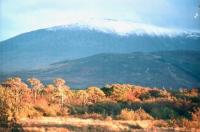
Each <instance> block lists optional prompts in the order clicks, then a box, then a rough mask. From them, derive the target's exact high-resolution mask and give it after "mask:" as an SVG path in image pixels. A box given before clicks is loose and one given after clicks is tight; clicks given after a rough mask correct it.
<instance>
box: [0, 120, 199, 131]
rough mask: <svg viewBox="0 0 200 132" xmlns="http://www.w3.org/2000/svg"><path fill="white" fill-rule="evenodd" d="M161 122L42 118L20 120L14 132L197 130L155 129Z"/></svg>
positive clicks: (3, 129)
mask: <svg viewBox="0 0 200 132" xmlns="http://www.w3.org/2000/svg"><path fill="white" fill-rule="evenodd" d="M158 122H161V121H159V120H153V121H152V120H142V121H141V120H140V121H139V120H138V121H124V120H99V119H91V118H90V119H81V118H74V117H42V118H36V119H20V120H19V121H18V125H17V126H16V127H15V128H12V131H13V130H14V131H25V132H69V131H70V132H72V131H74V132H90V131H92V132H121V131H123V132H130V131H131V132H132V131H133V132H143V131H145V132H148V131H155V132H174V131H175V132H179V131H180V132H184V131H185V132H186V131H196V132H197V131H198V130H197V129H196V130H195V129H188V130H187V129H184V128H178V127H177V128H172V127H171V128H169V127H167V128H165V127H154V125H155V124H156V123H158ZM0 131H2V132H9V131H11V128H0Z"/></svg>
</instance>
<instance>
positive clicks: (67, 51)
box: [0, 20, 200, 73]
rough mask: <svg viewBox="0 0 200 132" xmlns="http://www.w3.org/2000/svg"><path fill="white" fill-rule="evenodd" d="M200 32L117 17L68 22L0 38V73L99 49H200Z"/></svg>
mask: <svg viewBox="0 0 200 132" xmlns="http://www.w3.org/2000/svg"><path fill="white" fill-rule="evenodd" d="M199 36H200V33H199V32H197V31H190V30H184V31H183V30H178V29H173V28H163V27H158V26H153V25H145V24H140V23H132V22H125V21H117V20H101V21H97V20H91V21H89V20H88V21H80V22H78V23H77V22H72V21H71V22H69V23H67V24H66V25H64V26H56V27H51V28H46V29H39V30H36V31H31V32H27V33H24V34H21V35H18V36H16V37H13V38H11V39H8V40H5V41H2V42H0V61H1V65H0V73H4V72H13V71H20V70H30V69H39V68H46V67H47V66H49V65H50V64H52V63H54V62H58V61H62V60H68V59H77V58H83V57H87V56H91V55H95V54H99V53H131V52H152V51H174V50H195V51H200V37H199Z"/></svg>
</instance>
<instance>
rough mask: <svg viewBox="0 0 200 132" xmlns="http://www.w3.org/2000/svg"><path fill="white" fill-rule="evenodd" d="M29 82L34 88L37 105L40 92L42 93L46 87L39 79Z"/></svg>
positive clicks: (32, 79) (29, 80) (31, 79)
mask: <svg viewBox="0 0 200 132" xmlns="http://www.w3.org/2000/svg"><path fill="white" fill-rule="evenodd" d="M27 81H28V82H29V83H30V85H31V87H32V91H33V94H34V103H35V102H36V98H37V95H38V93H39V92H41V91H42V88H43V87H44V85H43V84H42V83H41V82H40V80H39V79H37V78H30V79H28V80H27Z"/></svg>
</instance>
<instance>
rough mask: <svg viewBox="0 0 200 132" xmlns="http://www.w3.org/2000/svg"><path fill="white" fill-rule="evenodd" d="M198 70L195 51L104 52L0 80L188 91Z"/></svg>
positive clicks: (197, 81) (198, 81) (199, 56)
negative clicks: (15, 78)
mask: <svg viewBox="0 0 200 132" xmlns="http://www.w3.org/2000/svg"><path fill="white" fill-rule="evenodd" d="M199 67H200V52H199V51H167V52H148V53H147V52H146V53H142V52H134V53H129V54H119V53H107V54H98V55H94V56H90V57H85V58H81V59H75V60H68V61H62V62H58V63H54V64H52V65H51V66H50V67H48V68H45V69H40V70H35V71H29V72H28V71H23V72H17V73H13V74H10V75H5V76H4V78H5V77H8V76H14V75H20V76H21V77H23V78H28V77H32V76H34V77H38V78H40V79H41V80H42V81H44V82H51V81H52V80H53V79H54V78H56V77H63V78H64V79H65V80H67V82H68V84H69V85H70V86H71V87H72V88H85V87H87V86H91V85H95V86H104V85H105V84H108V83H109V84H111V83H131V84H137V85H142V86H150V87H154V86H155V87H160V88H162V87H167V88H180V87H188V88H190V87H198V86H200V69H199ZM1 79H2V78H1Z"/></svg>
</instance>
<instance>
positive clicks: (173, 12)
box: [0, 0, 200, 41]
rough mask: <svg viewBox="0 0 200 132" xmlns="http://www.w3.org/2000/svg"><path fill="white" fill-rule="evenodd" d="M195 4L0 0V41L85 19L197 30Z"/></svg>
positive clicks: (174, 0) (199, 11)
mask: <svg viewBox="0 0 200 132" xmlns="http://www.w3.org/2000/svg"><path fill="white" fill-rule="evenodd" d="M199 5H200V0H0V41H1V40H5V39H8V38H10V37H13V36H15V35H18V34H21V33H24V32H28V31H32V30H36V29H40V28H46V27H52V26H56V25H65V24H66V23H69V21H77V22H79V21H80V20H85V19H95V20H102V19H114V20H118V21H129V22H135V23H142V24H150V25H155V26H160V27H164V28H174V27H175V28H179V29H183V30H185V29H191V30H198V31H199V30H200V17H199V16H200V8H199Z"/></svg>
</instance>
